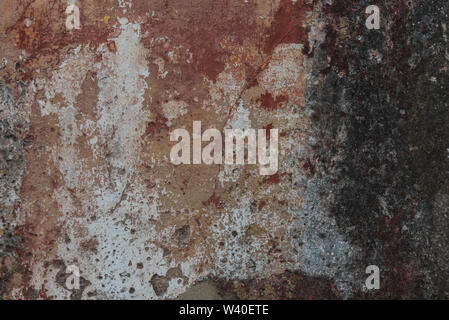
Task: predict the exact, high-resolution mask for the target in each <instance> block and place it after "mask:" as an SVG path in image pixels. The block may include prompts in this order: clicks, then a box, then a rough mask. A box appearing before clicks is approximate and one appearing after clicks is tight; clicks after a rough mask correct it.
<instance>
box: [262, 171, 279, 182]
mask: <svg viewBox="0 0 449 320" xmlns="http://www.w3.org/2000/svg"><path fill="white" fill-rule="evenodd" d="M280 182H281V177H280V175H279V173H278V172H276V173H275V174H273V175H271V176H269V177H268V178H265V179H264V180H263V183H265V184H279V183H280Z"/></svg>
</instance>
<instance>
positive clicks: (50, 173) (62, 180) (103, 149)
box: [0, 0, 449, 299]
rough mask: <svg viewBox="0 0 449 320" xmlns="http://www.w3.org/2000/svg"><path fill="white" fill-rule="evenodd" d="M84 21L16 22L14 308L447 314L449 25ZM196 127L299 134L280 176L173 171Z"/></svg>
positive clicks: (316, 2)
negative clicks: (405, 304)
mask: <svg viewBox="0 0 449 320" xmlns="http://www.w3.org/2000/svg"><path fill="white" fill-rule="evenodd" d="M69 4H70V3H69V2H68V1H66V0H50V1H47V0H45V1H44V0H3V1H1V3H0V12H2V14H1V18H0V37H1V42H0V66H1V67H0V99H1V100H0V103H1V105H0V108H1V109H0V165H1V166H0V179H2V180H1V182H2V186H1V188H0V212H1V216H0V218H1V220H0V297H1V299H172V298H177V297H183V296H186V297H192V296H191V294H193V292H196V291H195V290H196V289H195V288H196V286H198V285H204V286H206V287H207V288H209V289H210V288H212V289H211V290H212V292H213V294H212V293H211V295H212V296H213V297H215V298H216V297H221V298H241V299H254V298H268V299H328V298H331V299H333V298H360V297H365V298H416V297H433V296H437V297H447V294H448V291H447V288H446V287H444V285H441V286H440V287H438V285H436V284H435V283H441V276H440V275H441V274H443V275H444V274H446V272H447V273H448V274H449V271H447V269H446V268H445V267H444V263H443V262H442V261H444V259H443V260H441V258H437V257H448V256H449V255H448V254H447V252H446V251H443V252H442V249H440V247H439V246H438V244H439V243H440V242H441V241H443V240H442V239H445V235H444V231H443V230H444V228H442V227H440V225H442V224H441V223H440V224H439V225H433V224H432V223H433V222H431V221H430V220H429V219H428V218H427V217H428V216H429V214H430V213H429V212H430V211H429V210H440V211H438V212H437V211H434V213H433V214H434V215H435V217H436V220H435V221H437V220H438V219H437V218H438V217H440V216H441V215H443V213H442V212H443V211H444V210H445V209H443V208H444V205H443V204H444V203H446V202H445V201H446V200H447V199H446V196H447V193H446V191H445V190H447V189H446V188H447V187H446V183H445V182H444V181H445V180H444V179H442V178H441V180H438V182H437V180H435V179H434V180H428V178H427V177H426V176H429V175H431V174H435V175H436V173H435V172H434V171H432V170H430V169H429V168H427V167H423V166H421V163H422V162H421V161H424V163H426V161H427V162H428V163H429V166H432V167H433V168H439V170H438V174H441V175H444V174H446V173H444V172H448V171H447V170H446V167H445V166H446V165H447V164H446V163H445V161H446V162H447V155H446V154H445V153H446V152H447V150H449V149H447V148H448V146H447V145H446V146H443V143H442V142H441V144H440V141H444V137H443V136H442V135H444V134H445V133H444V132H445V131H444V130H442V131H438V132H434V131H432V130H430V129H429V125H428V124H427V122H425V123H421V122H420V119H421V118H420V117H419V115H420V112H422V111H420V110H424V109H423V108H424V107H422V106H427V105H429V106H430V105H431V103H430V102H429V103H428V102H427V100H424V99H421V100H420V97H421V96H422V93H420V94H418V93H419V90H421V88H423V87H424V86H425V88H427V89H428V90H429V91H430V90H434V91H432V92H433V93H432V95H433V96H438V97H441V100H442V101H443V100H444V99H445V96H444V95H445V93H444V90H443V91H438V90H439V89H438V88H437V87H435V88H434V87H431V86H432V85H434V84H435V86H436V85H437V84H438V83H436V82H440V83H442V84H447V80H446V79H447V78H445V77H447V61H446V60H444V59H445V58H444V52H445V50H444V48H445V47H444V45H445V43H446V42H444V41H443V40H442V39H443V36H442V35H434V36H435V37H438V36H440V38H441V39H440V38H438V40H435V39H434V38H432V37H431V36H430V35H429V36H427V35H426V36H423V34H426V32H427V31H428V30H430V28H431V23H433V22H431V21H434V20H432V19H435V21H437V20H438V19H437V18H423V17H424V16H425V17H436V16H438V17H440V13H439V12H436V11H437V9H432V8H430V7H428V6H427V5H426V4H423V1H419V0H415V1H409V4H406V3H405V2H403V1H393V0H389V1H386V4H385V6H384V7H382V10H384V9H385V10H384V11H383V12H384V15H383V16H382V19H387V21H388V22H389V23H388V24H387V23H384V24H383V26H384V27H383V29H381V30H378V31H373V32H370V31H368V30H366V28H365V26H364V19H365V17H366V15H365V13H364V8H365V3H364V4H363V5H362V4H360V3H359V2H357V1H324V0H323V1H320V0H257V1H256V0H245V1H243V0H226V1H213V0H191V1H171V0H170V1H169V0H154V1H137V0H104V1H97V0H81V1H77V2H76V6H78V8H79V10H80V13H81V16H80V24H81V27H80V29H73V30H68V29H67V27H66V23H65V22H66V19H67V14H66V8H67V6H68V5H69ZM366 5H369V4H368V3H367V4H366ZM434 7H435V8H436V6H434ZM426 10H427V11H426ZM432 10H435V12H433V11H432ZM441 10H443V11H444V10H447V11H449V8H445V9H441ZM428 11H429V12H428ZM410 19H418V20H419V21H421V20H423V21H424V22H423V24H422V25H420V28H421V29H420V30H415V29H413V28H412V27H411V25H410V21H411V20H410ZM427 24H428V25H427ZM440 26H441V27H442V26H443V23H441V24H440ZM445 26H446V25H445V24H444V28H446V27H445ZM442 28H443V27H442ZM426 30H427V31H426ZM420 37H421V38H422V39H424V38H425V41H427V42H432V41H434V43H435V45H441V47H438V48H439V49H438V50H437V49H436V51H438V52H439V54H440V55H441V59H442V60H441V61H440V60H435V61H433V60H432V61H431V62H428V61H430V60H431V58H428V55H429V53H428V51H426V49H425V48H423V47H422V46H421V45H420V44H419V41H417V40H416V39H421V38H420ZM444 39H445V38H444ZM432 43H433V42H432ZM425 47H431V45H427V46H425ZM2 59H3V60H2ZM426 59H428V60H426ZM432 59H437V58H432ZM443 61H444V62H443ZM2 63H3V64H2ZM424 63H428V64H429V65H430V67H429V68H430V69H429V68H426V67H425V66H423V64H424ZM442 64H444V65H442ZM427 69H428V70H431V71H432V72H433V73H432V72H431V71H426V70H427ZM431 76H432V77H434V78H431V80H429V81H427V80H425V79H424V78H426V77H427V78H429V77H431ZM427 78H426V79H427ZM412 79H416V81H417V82H420V83H421V82H422V83H425V85H423V86H417V87H416V88H414V89H412V87H413V83H414V82H413V81H412ZM434 79H436V80H434ZM426 81H427V82H426ZM442 87H443V86H442ZM405 88H408V89H405ZM417 101H418V102H417ZM413 103H415V104H416V105H415V104H413ZM418 103H420V105H419V106H418ZM429 108H431V107H429ZM435 108H436V107H435ZM435 112H436V111H435ZM426 117H429V116H428V115H427V116H426ZM426 119H427V120H428V121H429V123H431V124H432V125H430V127H431V128H434V127H435V126H434V125H433V124H434V123H435V122H437V119H433V118H426ZM194 121H201V123H202V130H203V132H204V131H205V130H207V129H209V128H216V129H218V130H219V131H220V132H223V131H224V130H225V129H230V128H232V129H247V128H257V129H265V130H267V131H266V132H267V134H266V139H267V141H268V142H270V133H269V132H270V130H271V129H277V130H278V131H279V148H278V163H279V165H278V170H277V172H276V173H274V174H272V175H269V176H264V175H261V174H260V173H259V168H258V166H256V165H252V164H249V165H228V164H223V163H222V164H212V165H206V164H204V163H203V164H191V165H174V164H172V163H171V161H170V151H171V148H172V147H173V145H174V142H172V141H171V140H170V133H171V132H173V131H174V130H175V129H178V128H182V129H186V130H187V131H188V132H192V130H193V122H194ZM439 125H441V127H444V126H447V124H443V123H439ZM415 127H416V128H419V130H421V132H425V133H426V134H425V135H426V139H428V141H432V143H433V144H432V148H433V149H432V150H429V149H426V148H430V147H429V146H428V144H426V143H425V142H421V140H420V135H417V134H416V133H415V132H414V131H413V130H412V128H415ZM429 130H430V131H429ZM435 130H436V129H435ZM442 132H443V133H442ZM421 136H422V135H421ZM272 139H273V138H271V141H272ZM435 141H436V142H435ZM204 146H205V144H203V147H204ZM223 146H224V141H223ZM415 148H417V149H415ZM420 148H421V149H420ZM424 149H426V150H427V151H429V152H427V151H424ZM446 149H447V150H446ZM419 152H422V153H419ZM418 153H419V154H418ZM429 155H434V156H433V157H434V158H429V157H432V156H429ZM426 170H427V171H426ZM435 170H436V169H435ZM419 172H430V173H429V174H428V175H422V176H421V174H420V173H419ZM432 204H433V205H432ZM430 208H435V209H430ZM441 219H442V218H441ZM443 220H444V219H443ZM435 230H436V231H435ZM424 232H429V233H425V234H424ZM424 239H428V240H424ZM426 245H429V246H430V247H426ZM424 252H431V253H432V257H433V258H432V259H434V260H432V261H433V262H432V264H431V267H428V266H426V262H427V259H426V258H424V257H425V254H424ZM368 265H379V267H380V269H381V270H383V271H382V272H384V273H382V277H383V278H382V284H385V285H384V286H383V287H382V288H381V289H379V290H378V291H369V290H367V289H366V288H365V287H364V284H365V279H366V277H367V276H368V275H367V274H365V268H366V267H367V266H368ZM72 267H76V268H77V269H78V270H79V271H80V282H79V283H80V286H79V287H78V288H72V287H70V285H68V282H67V281H68V280H67V279H69V278H70V271H67V270H69V269H70V268H72ZM426 268H429V269H426ZM429 274H430V276H429ZM436 274H438V276H437V275H436ZM434 275H435V276H434ZM207 292H209V291H207ZM195 294H196V293H195ZM195 294H193V297H194V298H195Z"/></svg>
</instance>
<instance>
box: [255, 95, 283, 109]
mask: <svg viewBox="0 0 449 320" xmlns="http://www.w3.org/2000/svg"><path fill="white" fill-rule="evenodd" d="M259 101H260V103H261V106H262V108H264V109H267V110H275V109H277V108H278V107H279V106H280V105H281V104H282V103H283V102H287V101H288V98H287V97H286V96H284V95H279V96H277V97H276V99H274V98H273V96H272V95H271V93H269V92H265V93H264V94H262V95H261V97H260V100H259Z"/></svg>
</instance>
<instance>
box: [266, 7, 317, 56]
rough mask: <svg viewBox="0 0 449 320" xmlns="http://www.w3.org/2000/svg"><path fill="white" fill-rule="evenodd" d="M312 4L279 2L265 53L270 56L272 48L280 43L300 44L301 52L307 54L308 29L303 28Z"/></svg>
mask: <svg viewBox="0 0 449 320" xmlns="http://www.w3.org/2000/svg"><path fill="white" fill-rule="evenodd" d="M312 6H313V4H309V3H307V1H306V0H299V1H297V2H296V3H293V2H292V1H291V0H281V4H280V6H279V9H278V10H277V12H276V14H275V18H274V22H273V23H272V25H271V28H270V30H269V37H268V41H267V43H266V46H265V53H267V54H271V53H272V52H273V50H274V48H275V47H276V46H277V45H279V44H281V43H302V44H303V45H304V50H303V52H304V53H305V54H306V53H308V52H309V42H308V32H309V28H308V27H304V26H303V22H304V21H305V18H306V15H307V13H308V12H309V11H311V10H312Z"/></svg>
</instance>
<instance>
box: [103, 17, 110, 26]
mask: <svg viewBox="0 0 449 320" xmlns="http://www.w3.org/2000/svg"><path fill="white" fill-rule="evenodd" d="M109 19H111V17H110V16H104V18H103V21H104V23H106V24H108V23H109Z"/></svg>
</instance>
